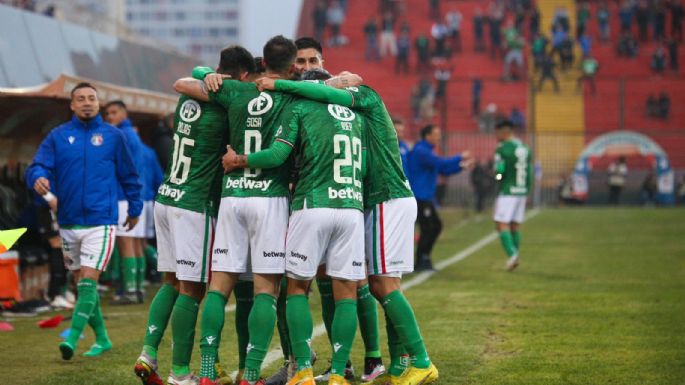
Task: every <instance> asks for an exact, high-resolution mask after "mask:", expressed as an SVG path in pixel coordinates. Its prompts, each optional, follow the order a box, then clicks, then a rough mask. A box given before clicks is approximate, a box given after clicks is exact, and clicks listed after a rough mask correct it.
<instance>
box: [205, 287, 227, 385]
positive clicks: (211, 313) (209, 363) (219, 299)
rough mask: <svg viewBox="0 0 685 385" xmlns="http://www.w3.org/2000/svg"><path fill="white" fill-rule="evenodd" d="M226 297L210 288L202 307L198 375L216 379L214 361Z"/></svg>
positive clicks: (215, 360) (222, 326)
mask: <svg viewBox="0 0 685 385" xmlns="http://www.w3.org/2000/svg"><path fill="white" fill-rule="evenodd" d="M226 301H227V298H226V297H225V296H224V295H223V294H221V293H220V292H218V291H214V290H211V291H210V292H209V293H208V294H207V298H206V299H205V305H204V307H203V308H202V320H201V321H200V326H201V329H202V338H201V339H200V355H201V356H202V358H201V362H200V377H207V378H209V379H210V380H214V379H216V368H215V365H214V364H215V363H216V362H217V355H218V350H219V338H220V337H221V331H222V330H223V328H224V319H225V310H224V308H225V307H226Z"/></svg>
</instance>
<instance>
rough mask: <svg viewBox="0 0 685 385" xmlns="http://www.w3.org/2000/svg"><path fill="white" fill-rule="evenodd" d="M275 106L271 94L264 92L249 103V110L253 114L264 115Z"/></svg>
mask: <svg viewBox="0 0 685 385" xmlns="http://www.w3.org/2000/svg"><path fill="white" fill-rule="evenodd" d="M273 106H274V100H273V99H272V98H271V95H269V94H267V93H266V92H262V93H260V94H259V96H257V97H256V98H254V99H252V100H250V103H248V104H247V112H248V113H249V114H250V115H252V116H259V115H264V114H266V113H267V112H269V110H270V109H271V107H273Z"/></svg>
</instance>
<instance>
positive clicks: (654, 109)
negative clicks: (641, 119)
mask: <svg viewBox="0 0 685 385" xmlns="http://www.w3.org/2000/svg"><path fill="white" fill-rule="evenodd" d="M645 108H646V110H647V116H648V117H650V118H656V117H657V116H658V115H659V101H658V100H657V98H656V96H654V94H649V96H648V97H647V101H646V102H645Z"/></svg>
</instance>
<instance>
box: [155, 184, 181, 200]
mask: <svg viewBox="0 0 685 385" xmlns="http://www.w3.org/2000/svg"><path fill="white" fill-rule="evenodd" d="M157 194H159V195H161V196H165V197H167V198H171V199H173V200H174V202H178V201H180V200H181V198H183V196H184V195H185V194H186V192H185V191H181V190H179V189H177V188H173V187H169V186H167V185H166V184H162V185H161V186H159V189H157Z"/></svg>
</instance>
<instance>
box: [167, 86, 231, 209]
mask: <svg viewBox="0 0 685 385" xmlns="http://www.w3.org/2000/svg"><path fill="white" fill-rule="evenodd" d="M226 119H227V115H226V110H225V109H223V108H221V107H219V106H216V105H213V104H212V103H206V102H199V101H197V100H194V99H191V98H188V97H186V96H181V98H180V99H179V100H178V104H177V106H176V113H175V117H174V148H173V150H172V153H171V162H170V163H169V166H168V167H167V170H166V172H165V174H164V182H163V183H162V185H161V186H159V189H158V190H157V197H156V199H155V200H156V201H157V202H159V203H162V204H165V205H168V206H173V207H179V208H182V209H186V210H192V211H196V212H201V213H204V212H208V213H210V214H211V215H216V213H217V211H218V207H219V197H220V194H221V177H222V175H223V170H222V168H221V163H220V162H219V159H220V158H221V155H223V153H224V151H225V148H226V144H227V143H228V130H227V129H226Z"/></svg>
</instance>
